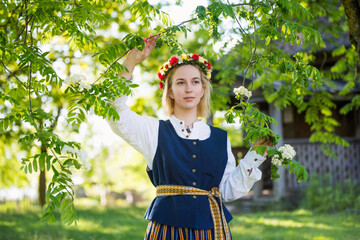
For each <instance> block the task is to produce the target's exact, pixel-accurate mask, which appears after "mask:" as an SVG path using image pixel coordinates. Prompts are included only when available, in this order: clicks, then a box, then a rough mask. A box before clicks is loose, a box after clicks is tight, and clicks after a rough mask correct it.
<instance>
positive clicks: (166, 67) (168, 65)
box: [158, 54, 211, 89]
mask: <svg viewBox="0 0 360 240" xmlns="http://www.w3.org/2000/svg"><path fill="white" fill-rule="evenodd" d="M184 64H191V65H198V66H199V67H200V68H201V70H202V71H203V72H204V73H205V74H206V77H207V79H208V80H209V79H210V78H211V65H210V63H209V62H208V61H207V60H206V59H205V58H203V57H201V56H200V54H182V55H181V56H172V57H171V58H170V59H169V60H168V61H167V62H165V63H164V64H163V65H162V66H161V68H160V71H159V72H158V77H159V79H160V82H159V85H160V89H163V88H164V84H165V80H166V76H167V75H168V74H169V72H170V71H171V69H173V68H174V67H176V66H177V65H184Z"/></svg>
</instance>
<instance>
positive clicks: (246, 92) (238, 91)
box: [234, 86, 252, 99]
mask: <svg viewBox="0 0 360 240" xmlns="http://www.w3.org/2000/svg"><path fill="white" fill-rule="evenodd" d="M234 93H235V94H236V95H241V96H246V97H247V98H248V99H249V98H250V97H251V96H252V93H251V91H249V90H247V89H246V88H245V87H244V86H240V87H238V88H234Z"/></svg>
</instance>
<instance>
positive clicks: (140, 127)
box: [109, 96, 265, 240]
mask: <svg viewBox="0 0 360 240" xmlns="http://www.w3.org/2000/svg"><path fill="white" fill-rule="evenodd" d="M126 99H127V97H126V96H123V97H120V98H117V99H116V100H115V101H114V102H113V106H114V107H115V108H116V109H117V111H118V113H119V115H120V120H119V121H116V122H113V121H109V124H110V126H111V128H112V130H113V131H114V132H115V133H116V134H118V135H119V136H120V137H122V138H123V139H124V140H125V141H126V142H128V143H129V144H130V145H131V146H133V147H134V148H135V149H136V150H138V151H139V152H140V153H141V154H142V155H143V156H144V158H145V161H146V163H147V166H148V168H147V173H148V175H149V178H150V180H151V182H152V183H153V185H154V186H155V187H156V198H155V199H154V200H153V201H152V203H151V204H150V206H149V207H148V209H147V211H146V213H145V218H146V219H148V220H149V221H150V222H149V224H148V228H147V230H146V234H145V238H144V239H145V240H150V239H154V240H158V239H159V240H160V239H161V240H173V239H184V240H185V239H189V240H190V239H194V240H195V239H196V240H197V239H201V240H208V239H215V240H217V239H226V240H230V239H232V237H231V233H230V230H229V228H228V222H229V221H230V220H231V219H232V216H231V214H230V213H229V211H228V210H227V209H226V207H225V206H224V205H223V203H222V202H223V201H224V202H225V201H232V200H235V199H238V198H240V197H242V196H244V195H245V194H247V193H248V192H249V190H250V189H251V188H252V186H253V185H254V183H255V182H256V181H258V180H260V178H261V171H260V170H259V169H258V167H259V165H260V164H261V163H262V162H263V161H264V160H265V158H264V157H263V156H261V155H259V154H257V153H256V152H255V151H250V152H248V153H247V154H246V156H245V157H244V159H242V160H241V161H240V164H239V165H238V166H237V167H236V166H235V158H234V156H233V154H232V152H231V145H230V141H229V139H228V137H227V134H226V132H225V131H224V130H221V129H219V128H216V127H212V126H209V125H207V124H206V123H205V122H204V121H203V120H198V121H196V122H194V123H193V128H192V130H191V131H189V130H186V127H185V122H184V121H183V120H181V119H178V118H176V117H175V116H174V115H173V116H171V117H170V119H169V120H167V121H163V120H157V119H155V118H151V117H142V116H139V115H137V114H136V113H134V112H132V111H131V110H130V109H129V107H128V106H127V105H126Z"/></svg>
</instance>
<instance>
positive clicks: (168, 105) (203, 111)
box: [162, 64, 212, 118]
mask: <svg viewBox="0 0 360 240" xmlns="http://www.w3.org/2000/svg"><path fill="white" fill-rule="evenodd" d="M184 65H191V66H194V67H196V68H197V69H198V70H199V72H200V75H201V84H202V86H203V89H204V95H203V96H202V98H201V99H200V102H199V104H198V106H197V116H198V117H204V118H206V117H208V116H209V114H210V99H211V97H210V94H211V90H212V87H211V83H210V81H209V80H208V79H207V77H206V75H205V73H204V72H203V71H202V70H201V68H200V67H199V66H197V65H192V64H182V65H178V66H176V67H175V68H173V69H171V71H170V72H169V74H168V75H167V77H166V79H165V86H164V92H163V96H162V105H163V107H164V111H165V114H166V115H168V116H171V115H173V114H174V106H175V101H174V99H172V98H170V96H169V93H171V91H172V89H171V86H172V82H173V77H172V76H173V75H174V73H175V71H176V70H177V69H178V68H179V67H180V66H184Z"/></svg>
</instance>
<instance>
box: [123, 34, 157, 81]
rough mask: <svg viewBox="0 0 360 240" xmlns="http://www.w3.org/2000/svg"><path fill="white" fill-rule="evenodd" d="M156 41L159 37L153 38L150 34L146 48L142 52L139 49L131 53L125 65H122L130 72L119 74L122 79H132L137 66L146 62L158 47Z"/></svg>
mask: <svg viewBox="0 0 360 240" xmlns="http://www.w3.org/2000/svg"><path fill="white" fill-rule="evenodd" d="M156 39H157V36H155V37H152V34H150V35H149V39H148V40H146V41H145V47H144V49H143V50H142V51H140V50H139V49H137V48H134V49H132V50H130V51H129V53H128V55H127V56H126V59H125V61H124V63H123V64H122V65H124V66H125V67H126V68H127V70H128V71H123V72H121V73H119V76H120V77H124V78H126V79H128V80H130V79H131V77H132V74H133V72H134V68H135V66H136V65H137V64H138V63H141V62H142V61H144V59H146V58H147V57H148V56H149V55H150V53H151V51H152V50H153V49H154V47H155V45H156ZM144 40H145V39H144Z"/></svg>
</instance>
